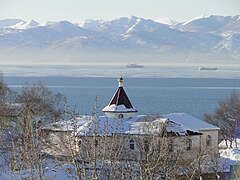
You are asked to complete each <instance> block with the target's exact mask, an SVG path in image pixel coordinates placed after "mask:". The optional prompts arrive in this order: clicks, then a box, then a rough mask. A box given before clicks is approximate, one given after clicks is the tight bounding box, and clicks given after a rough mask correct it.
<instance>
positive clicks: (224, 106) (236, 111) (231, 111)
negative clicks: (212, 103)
mask: <svg viewBox="0 0 240 180" xmlns="http://www.w3.org/2000/svg"><path fill="white" fill-rule="evenodd" d="M205 120H206V121H207V122H209V123H212V124H214V125H216V126H218V127H220V137H221V138H222V139H223V140H225V141H226V145H227V146H228V144H227V140H229V141H230V147H232V146H233V145H232V144H233V142H235V146H237V143H236V140H237V134H238V131H239V128H240V127H239V125H240V95H239V94H238V93H237V92H236V91H233V92H232V93H231V96H230V97H229V98H225V99H222V100H221V101H220V102H219V105H218V107H217V108H216V109H215V112H214V113H213V115H211V114H205Z"/></svg>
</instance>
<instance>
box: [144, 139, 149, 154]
mask: <svg viewBox="0 0 240 180" xmlns="http://www.w3.org/2000/svg"><path fill="white" fill-rule="evenodd" d="M144 151H145V152H149V143H148V140H145V141H144Z"/></svg>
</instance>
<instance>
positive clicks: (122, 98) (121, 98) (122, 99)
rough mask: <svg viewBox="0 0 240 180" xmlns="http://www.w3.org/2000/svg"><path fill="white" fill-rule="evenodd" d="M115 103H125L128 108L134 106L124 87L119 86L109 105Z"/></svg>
mask: <svg viewBox="0 0 240 180" xmlns="http://www.w3.org/2000/svg"><path fill="white" fill-rule="evenodd" d="M112 104H115V105H116V106H118V105H124V106H125V107H126V108H127V109H129V108H133V106H132V104H131V102H130V100H129V99H128V97H127V94H126V92H125V91H124V89H123V87H119V88H118V89H117V91H116V92H115V94H114V96H113V98H112V100H111V101H110V103H109V106H110V105H112Z"/></svg>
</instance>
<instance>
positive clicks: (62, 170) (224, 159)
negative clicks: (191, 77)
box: [0, 139, 240, 180]
mask: <svg viewBox="0 0 240 180" xmlns="http://www.w3.org/2000/svg"><path fill="white" fill-rule="evenodd" d="M228 143H229V142H228ZM237 145H238V148H227V147H226V144H225V142H224V141H223V142H221V143H220V144H219V153H220V159H219V160H220V161H219V162H220V163H221V165H220V167H221V169H219V170H220V171H224V172H229V171H230V165H235V164H237V163H239V162H240V139H238V140H237ZM233 147H235V144H233ZM43 168H44V172H45V175H46V178H47V179H53V180H55V179H58V180H65V179H72V178H73V177H72V175H73V174H72V173H73V171H74V170H73V169H74V167H73V166H72V165H70V164H68V163H61V162H57V161H54V160H52V159H48V160H47V161H45V163H44V165H43ZM71 172H72V173H71ZM28 176H29V172H26V171H22V172H16V173H13V172H12V171H10V169H9V167H8V166H7V164H6V163H5V161H4V158H3V156H2V153H1V156H0V179H1V180H2V179H3V180H9V179H21V177H22V178H24V177H25V178H27V177H28Z"/></svg>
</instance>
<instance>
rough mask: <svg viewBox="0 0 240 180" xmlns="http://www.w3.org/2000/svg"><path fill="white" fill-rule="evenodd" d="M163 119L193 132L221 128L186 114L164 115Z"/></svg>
mask: <svg viewBox="0 0 240 180" xmlns="http://www.w3.org/2000/svg"><path fill="white" fill-rule="evenodd" d="M162 117H165V118H168V119H169V120H171V121H173V122H175V123H177V124H181V125H182V126H184V127H185V128H186V129H189V130H193V131H201V130H220V128H219V127H217V126H214V125H212V124H209V123H207V122H205V121H203V120H200V119H198V118H195V117H193V116H191V115H189V114H186V113H171V114H164V115H162Z"/></svg>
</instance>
